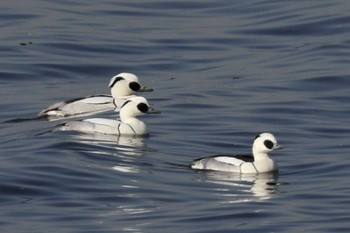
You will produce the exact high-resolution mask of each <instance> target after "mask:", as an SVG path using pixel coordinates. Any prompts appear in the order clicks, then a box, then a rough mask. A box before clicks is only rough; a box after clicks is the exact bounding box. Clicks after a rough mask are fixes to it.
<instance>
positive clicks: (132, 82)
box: [37, 73, 153, 120]
mask: <svg viewBox="0 0 350 233" xmlns="http://www.w3.org/2000/svg"><path fill="white" fill-rule="evenodd" d="M108 87H109V88H110V89H111V94H112V95H107V94H101V95H91V96H87V97H81V98H76V99H71V100H67V101H64V102H59V103H55V104H53V105H50V106H49V107H48V108H46V109H44V110H42V111H41V112H40V113H39V114H38V115H37V119H46V120H60V119H62V118H69V117H76V116H83V115H90V114H94V113H98V112H104V111H109V110H113V109H119V108H120V106H121V104H122V103H123V102H124V101H125V100H126V99H128V98H130V97H133V96H134V95H133V94H134V93H135V92H151V91H153V89H151V88H147V87H144V86H142V85H141V84H140V82H139V79H138V77H137V76H136V75H134V74H131V73H120V74H118V75H116V76H114V77H112V78H111V81H110V82H109V85H108Z"/></svg>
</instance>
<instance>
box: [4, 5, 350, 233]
mask: <svg viewBox="0 0 350 233" xmlns="http://www.w3.org/2000/svg"><path fill="white" fill-rule="evenodd" d="M349 12H350V2H348V1H276V0H275V1H258V0H256V1H253V0H250V1H239V2H232V1H225V0H224V1H196V0H193V1H160V0H148V1H108V0H102V1H99V2H98V3H97V2H94V1H91V2H87V1H74V2H72V1H39V0H38V1H35V0H29V1H25V2H21V3H20V2H16V1H7V2H3V3H1V8H0V13H1V14H0V19H1V24H0V25H1V31H2V33H1V35H0V40H1V44H0V50H1V53H0V56H1V63H0V83H1V93H0V98H1V102H0V110H1V114H0V120H1V121H2V122H4V121H8V120H12V119H16V118H30V117H33V116H34V115H35V114H37V113H38V112H39V111H40V110H42V109H43V108H44V107H46V106H48V105H49V104H52V103H54V102H57V101H61V100H66V99H69V98H74V97H81V96H86V95H90V94H98V93H108V89H107V84H108V81H109V79H110V78H111V77H112V76H113V75H115V74H117V73H120V72H124V71H127V72H132V73H135V74H137V75H138V76H139V77H140V79H141V80H142V82H143V83H144V84H145V85H147V86H150V87H153V88H154V89H155V91H154V92H153V93H147V94H145V97H147V98H148V99H149V102H151V103H153V104H154V105H155V106H156V107H157V108H158V109H160V110H162V114H161V115H157V116H147V117H145V118H144V120H145V121H146V122H147V124H148V125H149V128H150V131H151V135H150V137H148V138H143V139H134V138H118V137H109V136H103V135H81V134H79V133H72V132H50V130H51V129H52V128H53V127H54V126H55V125H56V124H57V122H45V121H23V122H15V123H1V124H0V129H1V130H0V134H1V140H0V145H1V151H0V174H1V176H0V208H1V218H0V229H1V232H47V231H49V232H349V230H350V224H349V222H350V221H349V220H350V213H349V211H348V205H349V203H350V200H349V194H350V181H349V179H348V177H349V176H350V170H349V169H348V166H349V164H350V162H349V160H348V156H349V153H350V143H349V133H350V126H349V125H350V110H349V102H350V91H349V88H350V77H349V74H350V68H349V61H350V56H349V55H350V16H349ZM114 115H115V114H114V113H105V114H104V116H105V117H109V118H113V117H115V116H114ZM263 131H269V132H273V133H274V134H275V135H276V136H277V138H278V140H279V142H280V143H281V144H284V145H285V146H286V149H285V150H282V151H277V152H276V153H274V154H273V157H274V159H275V160H276V161H277V163H278V165H279V167H280V171H279V172H278V174H265V175H245V176H240V175H236V174H230V173H218V172H198V171H192V170H190V169H188V168H187V167H186V165H188V164H189V163H190V162H191V161H192V160H193V159H195V158H198V157H203V156H205V155H211V154H217V153H220V154H223V153H247V152H249V151H250V147H251V143H252V140H253V138H254V136H255V135H256V134H257V133H259V132H263Z"/></svg>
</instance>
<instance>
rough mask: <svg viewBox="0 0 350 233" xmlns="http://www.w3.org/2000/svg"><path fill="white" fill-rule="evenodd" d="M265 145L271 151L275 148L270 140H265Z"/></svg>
mask: <svg viewBox="0 0 350 233" xmlns="http://www.w3.org/2000/svg"><path fill="white" fill-rule="evenodd" d="M264 145H265V146H266V148H268V149H270V150H271V149H272V148H273V142H271V141H270V140H265V141H264Z"/></svg>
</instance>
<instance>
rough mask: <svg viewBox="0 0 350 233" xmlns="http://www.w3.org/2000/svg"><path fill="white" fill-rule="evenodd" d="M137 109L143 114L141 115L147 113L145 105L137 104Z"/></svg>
mask: <svg viewBox="0 0 350 233" xmlns="http://www.w3.org/2000/svg"><path fill="white" fill-rule="evenodd" d="M137 108H138V110H140V112H143V113H146V112H147V111H148V106H147V104H145V103H139V104H138V105H137Z"/></svg>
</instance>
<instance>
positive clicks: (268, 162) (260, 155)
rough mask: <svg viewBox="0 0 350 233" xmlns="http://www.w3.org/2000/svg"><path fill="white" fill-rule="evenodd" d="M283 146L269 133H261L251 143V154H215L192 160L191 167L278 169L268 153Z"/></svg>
mask: <svg viewBox="0 0 350 233" xmlns="http://www.w3.org/2000/svg"><path fill="white" fill-rule="evenodd" d="M282 148H284V147H283V146H281V145H278V144H277V140H276V138H275V137H274V136H273V135H272V134H271V133H261V134H259V135H258V136H256V138H255V140H254V143H253V155H215V156H210V157H205V158H200V159H196V160H194V161H193V163H192V165H191V168H193V169H199V170H214V171H225V172H237V173H265V172H272V171H276V170H277V169H278V167H277V164H276V163H275V161H273V160H272V159H271V158H270V156H269V153H270V152H272V151H274V150H277V149H282Z"/></svg>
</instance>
